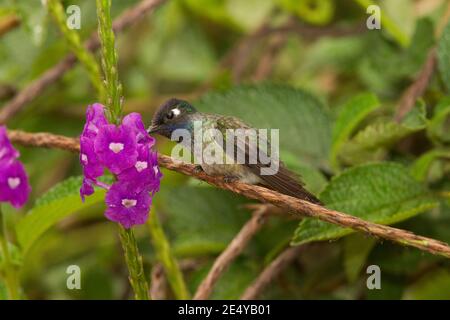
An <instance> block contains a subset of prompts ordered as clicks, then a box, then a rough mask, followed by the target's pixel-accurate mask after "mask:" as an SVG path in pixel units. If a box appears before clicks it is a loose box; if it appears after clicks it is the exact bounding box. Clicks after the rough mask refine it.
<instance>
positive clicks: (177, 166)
mask: <svg viewBox="0 0 450 320" xmlns="http://www.w3.org/2000/svg"><path fill="white" fill-rule="evenodd" d="M8 135H9V138H10V139H11V141H12V142H15V143H18V144H22V145H25V146H38V147H47V148H59V149H64V150H68V151H72V152H74V151H75V152H77V151H78V150H79V144H78V140H77V139H75V138H68V137H63V136H55V135H52V134H49V133H38V134H35V133H27V132H23V131H15V130H10V131H9V132H8ZM53 142H54V143H53ZM158 162H159V164H160V166H162V167H164V168H167V169H169V170H173V171H177V172H180V173H182V174H185V175H188V176H192V177H195V178H197V179H199V180H202V181H205V182H207V183H209V184H211V185H213V186H216V187H218V188H221V189H225V190H229V191H232V192H234V193H237V194H240V195H243V196H245V197H247V198H250V199H255V200H259V201H261V202H264V203H271V204H273V205H275V206H277V207H279V208H282V209H284V210H286V211H287V212H289V213H290V214H291V215H292V216H293V217H296V218H303V217H310V218H316V219H320V220H322V221H325V222H329V223H332V224H335V225H339V226H341V227H345V228H351V229H353V230H356V231H361V232H364V233H367V234H369V235H372V236H377V237H379V238H382V239H386V240H390V241H393V242H396V243H398V244H402V245H405V246H410V247H415V248H418V249H420V250H422V251H427V252H429V253H432V254H435V255H440V256H443V257H446V258H450V246H449V245H448V244H446V243H444V242H441V241H438V240H435V239H431V238H427V237H422V236H418V235H415V234H414V233H412V232H409V231H406V230H402V229H398V228H393V227H389V226H385V225H379V224H376V223H373V222H368V221H364V220H362V219H360V218H357V217H354V216H351V215H349V214H346V213H342V212H339V211H335V210H331V209H327V208H325V207H322V206H320V205H317V204H313V203H310V202H308V201H305V200H301V199H297V198H293V197H290V196H287V195H284V194H280V193H278V192H276V191H273V190H269V189H266V188H264V187H260V186H256V185H249V184H245V183H242V182H233V183H226V182H225V181H224V179H223V178H222V177H216V176H209V175H207V174H206V173H205V172H197V170H196V167H195V165H192V164H187V163H183V162H181V161H178V160H175V159H172V158H171V157H168V156H165V155H161V154H160V155H158Z"/></svg>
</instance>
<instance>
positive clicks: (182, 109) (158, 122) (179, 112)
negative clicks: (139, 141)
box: [148, 99, 197, 139]
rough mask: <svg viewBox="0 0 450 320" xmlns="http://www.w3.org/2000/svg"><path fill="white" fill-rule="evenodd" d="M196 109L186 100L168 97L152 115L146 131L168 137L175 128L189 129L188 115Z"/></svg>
mask: <svg viewBox="0 0 450 320" xmlns="http://www.w3.org/2000/svg"><path fill="white" fill-rule="evenodd" d="M196 112H197V110H196V109H195V108H194V107H193V106H192V105H190V104H189V103H188V102H187V101H184V100H179V99H170V100H168V101H166V102H165V103H164V104H163V105H161V106H160V107H159V109H158V110H157V111H156V113H155V114H154V116H153V120H152V125H151V126H150V128H148V133H157V134H159V135H162V136H164V137H167V138H169V139H170V137H171V135H172V132H173V131H175V130H177V129H189V126H190V120H191V119H190V117H191V115H192V114H194V113H196Z"/></svg>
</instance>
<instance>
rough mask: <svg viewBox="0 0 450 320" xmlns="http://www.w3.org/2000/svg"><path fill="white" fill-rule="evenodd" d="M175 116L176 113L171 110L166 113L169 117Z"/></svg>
mask: <svg viewBox="0 0 450 320" xmlns="http://www.w3.org/2000/svg"><path fill="white" fill-rule="evenodd" d="M173 116H174V113H173V111H169V112H168V113H167V114H166V118H167V119H169V120H170V119H173Z"/></svg>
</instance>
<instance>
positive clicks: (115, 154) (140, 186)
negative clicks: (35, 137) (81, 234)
mask: <svg viewBox="0 0 450 320" xmlns="http://www.w3.org/2000/svg"><path fill="white" fill-rule="evenodd" d="M154 144H155V139H154V138H153V137H151V136H150V135H149V134H148V133H147V131H146V129H145V126H144V123H143V122H142V118H141V115H140V114H138V113H131V114H129V115H127V116H126V117H125V118H123V120H122V124H121V125H119V126H116V125H113V124H109V123H108V121H107V120H106V118H105V107H104V106H103V105H101V104H98V103H96V104H93V105H92V106H89V107H88V110H87V112H86V124H85V126H84V129H83V133H82V135H81V137H80V163H81V165H82V166H83V175H84V179H83V184H82V186H81V188H80V196H81V199H82V200H83V201H84V199H85V197H86V196H89V195H91V194H93V193H94V192H95V190H94V186H99V187H101V188H105V189H107V190H108V192H107V194H106V199H105V200H106V204H107V210H106V212H105V215H106V217H107V218H108V219H109V220H111V221H115V222H118V223H120V224H121V225H122V226H124V227H125V228H131V227H132V226H134V225H138V224H143V223H145V221H146V220H147V218H148V214H149V210H150V205H151V202H152V196H153V195H154V194H155V192H157V191H158V190H159V186H160V180H161V177H162V174H161V172H160V170H159V167H158V156H157V154H156V152H154V151H152V149H151V148H152V146H153V145H154ZM105 167H106V168H108V169H109V171H111V173H113V174H114V175H115V178H116V179H118V180H117V181H116V183H114V184H113V185H112V186H109V185H107V184H104V183H102V182H100V181H99V180H98V179H97V178H98V177H100V176H102V175H103V172H104V168H105Z"/></svg>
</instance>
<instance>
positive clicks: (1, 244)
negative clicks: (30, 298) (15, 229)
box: [0, 206, 20, 300]
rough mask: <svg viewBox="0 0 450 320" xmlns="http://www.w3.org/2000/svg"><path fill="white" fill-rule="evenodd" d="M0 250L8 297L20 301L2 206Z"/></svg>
mask: <svg viewBox="0 0 450 320" xmlns="http://www.w3.org/2000/svg"><path fill="white" fill-rule="evenodd" d="M0 248H1V253H2V256H3V267H4V276H5V282H6V288H7V290H8V297H9V299H11V300H19V298H20V296H19V291H20V289H19V281H18V279H17V273H16V270H15V267H14V264H13V262H12V259H11V254H10V252H9V247H8V240H7V239H6V223H5V221H4V216H3V213H2V209H1V206H0Z"/></svg>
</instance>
